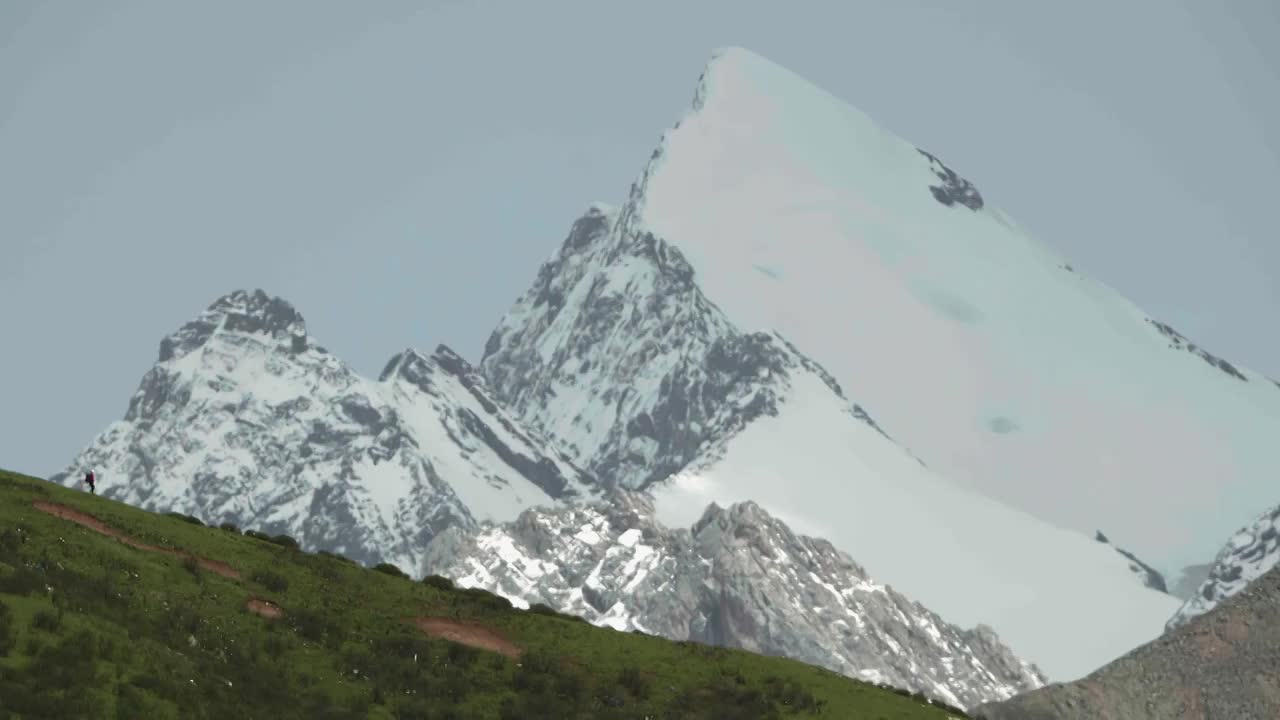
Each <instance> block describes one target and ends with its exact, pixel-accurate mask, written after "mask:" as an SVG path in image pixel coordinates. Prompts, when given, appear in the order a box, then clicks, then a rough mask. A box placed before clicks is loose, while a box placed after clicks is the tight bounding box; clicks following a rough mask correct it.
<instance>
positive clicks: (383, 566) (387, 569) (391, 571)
mask: <svg viewBox="0 0 1280 720" xmlns="http://www.w3.org/2000/svg"><path fill="white" fill-rule="evenodd" d="M373 569H374V570H377V571H378V572H380V573H383V574H384V575H391V576H392V577H399V578H407V577H409V576H408V575H405V574H404V571H403V570H401V569H400V568H398V567H396V566H395V565H393V564H391V563H388V562H383V563H378V564H377V565H374V566H373Z"/></svg>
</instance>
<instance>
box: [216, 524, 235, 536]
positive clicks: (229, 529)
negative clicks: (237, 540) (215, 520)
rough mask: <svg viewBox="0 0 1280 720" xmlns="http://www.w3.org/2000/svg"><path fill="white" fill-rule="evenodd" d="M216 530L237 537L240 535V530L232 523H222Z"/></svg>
mask: <svg viewBox="0 0 1280 720" xmlns="http://www.w3.org/2000/svg"><path fill="white" fill-rule="evenodd" d="M218 529H219V530H226V531H227V532H232V533H236V534H237V535H239V534H240V528H238V527H236V524H235V523H232V522H224V523H222V524H221V525H219V526H218Z"/></svg>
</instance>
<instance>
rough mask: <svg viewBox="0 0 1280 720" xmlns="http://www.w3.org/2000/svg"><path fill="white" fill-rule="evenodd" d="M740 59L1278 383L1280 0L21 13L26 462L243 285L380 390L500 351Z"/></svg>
mask: <svg viewBox="0 0 1280 720" xmlns="http://www.w3.org/2000/svg"><path fill="white" fill-rule="evenodd" d="M962 6H963V7H962ZM1210 6H1218V7H1227V8H1229V9H1227V10H1222V9H1211V8H1210ZM939 8H943V9H939ZM721 45H742V46H745V47H748V48H750V49H752V50H755V51H756V52H758V53H760V54H762V55H764V56H766V57H769V58H771V59H773V60H774V61H776V62H778V63H780V64H782V65H784V66H787V67H789V68H791V69H792V70H795V71H796V72H798V73H799V74H801V75H804V76H806V77H808V78H809V79H811V80H813V81H814V82H816V83H818V84H819V85H821V86H823V87H825V88H827V89H828V90H831V91H832V92H834V93H835V94H836V95H839V96H841V97H842V98H844V99H846V100H848V101H849V102H851V103H853V104H854V105H856V106H858V107H859V108H861V109H862V110H864V111H865V112H867V113H868V114H870V115H871V116H872V117H874V118H875V119H877V121H878V122H880V124H882V125H883V126H884V127H886V128H887V129H889V130H891V131H893V132H895V133H896V134H898V135H900V136H902V137H904V138H906V139H907V140H909V141H911V142H914V143H916V144H917V145H919V146H921V147H923V148H925V149H927V150H929V151H931V152H933V153H935V154H937V155H939V156H940V157H941V158H942V159H943V160H944V161H945V162H947V163H948V164H949V165H950V166H952V167H953V168H955V169H956V170H957V171H958V172H960V173H961V174H963V175H964V176H966V177H968V178H970V179H972V180H973V181H974V182H975V183H976V184H977V185H978V187H979V188H980V189H981V191H982V192H983V195H984V196H985V197H986V198H987V199H988V201H989V202H990V203H991V204H993V205H996V206H999V207H1001V208H1003V209H1005V210H1007V211H1008V212H1009V213H1010V214H1011V215H1012V216H1013V217H1014V218H1016V219H1017V220H1018V221H1019V223H1020V224H1022V225H1023V226H1024V227H1026V228H1028V229H1029V230H1030V231H1031V232H1032V233H1033V234H1035V235H1037V236H1039V237H1041V238H1043V239H1045V240H1046V241H1048V242H1049V243H1051V244H1053V245H1055V246H1056V247H1057V248H1059V249H1060V250H1061V251H1062V252H1063V253H1065V254H1066V255H1067V256H1068V257H1070V258H1072V260H1073V263H1074V264H1075V266H1076V267H1077V269H1080V270H1082V271H1085V272H1089V273H1091V274H1093V275H1095V276H1097V277H1099V278H1100V279H1102V280H1103V281H1105V282H1107V283H1109V284H1111V285H1113V286H1115V287H1116V288H1118V289H1120V290H1121V291H1122V292H1123V293H1124V294H1126V295H1128V296H1129V297H1130V298H1132V299H1134V300H1135V301H1137V302H1138V303H1139V304H1140V305H1142V306H1143V307H1144V308H1146V309H1147V310H1148V311H1150V312H1151V313H1152V314H1153V315H1155V316H1156V317H1158V318H1160V319H1162V320H1165V321H1167V322H1169V323H1170V324H1172V325H1173V326H1174V327H1176V328H1178V329H1179V330H1181V331H1182V332H1183V333H1184V334H1186V335H1188V336H1190V337H1191V338H1192V339H1194V340H1196V341H1198V342H1200V343H1201V344H1203V345H1204V346H1206V347H1208V348H1210V349H1211V350H1213V351H1214V352H1217V353H1219V354H1221V355H1223V356H1225V357H1227V358H1229V359H1230V360H1232V361H1233V362H1238V363H1240V364H1243V365H1245V366H1248V367H1252V368H1255V369H1257V370H1260V371H1264V372H1267V373H1268V374H1270V375H1272V376H1276V377H1280V333H1277V331H1276V325H1275V318H1276V317H1277V316H1278V315H1280V285H1278V283H1277V280H1278V278H1280V247H1278V245H1280V243H1278V242H1277V241H1278V239H1280V238H1278V237H1277V232H1276V221H1275V216H1274V210H1273V208H1274V207H1275V206H1276V204H1277V197H1278V196H1280V50H1277V48H1280V5H1277V4H1276V3H1275V2H1274V0H1238V1H1233V2H1224V3H1208V2H1199V1H1192V0H1181V1H1179V0H1126V1H1124V2H1115V1H1114V0H1089V1H1087V2H1076V3H1049V2H1029V1H1028V0H1008V1H998V2H994V1H993V2H984V1H978V2H972V3H963V4H962V3H955V2H944V1H943V0H936V1H935V2H913V1H908V0H893V1H892V2H889V1H888V0H885V1H883V2H855V1H852V0H843V1H835V2H802V1H797V2H787V3H782V2H768V3H763V2H749V1H744V0H724V1H720V0H717V1H714V2H712V1H710V0H706V1H699V2H694V1H692V0H681V1H678V2H677V1H668V0H651V1H648V2H632V1H629V2H614V1H602V0H596V1H594V2H586V1H583V2H562V1H557V0H547V1H545V2H536V3H534V2H523V1H520V2H516V1H515V0H512V1H511V2H462V1H460V0H453V1H449V2H429V1H426V0H423V1H419V2H391V1H387V0H383V1H378V2H359V3H357V2H321V1H320V0H300V1H297V2H284V1H282V0H274V1H272V2H260V1H259V0H252V1H249V0H237V1H221V2H216V3H214V2H180V1H178V0H151V1H126V0H113V1H112V2H109V3H107V2H102V3H99V2H90V1H89V0H84V1H82V2H71V1H57V0H0V408H3V412H0V466H3V467H9V468H13V469H17V470H22V471H26V472H31V473H35V474H47V473H51V472H53V471H55V470H58V469H60V468H61V467H62V466H63V464H64V463H65V462H67V461H68V460H69V459H70V458H71V456H72V455H73V454H74V453H75V452H76V451H77V450H78V449H79V448H80V447H81V446H83V445H84V444H85V443H87V442H88V441H89V440H90V439H91V438H92V436H93V435H94V434H95V433H97V432H98V431H100V430H101V429H102V428H103V427H105V426H106V424H107V423H109V422H111V421H112V420H115V419H118V418H119V417H121V416H122V415H123V413H124V410H125V407H126V405H127V402H128V399H129V397H130V395H131V394H132V393H133V391H134V390H135V389H136V387H137V383H138V381H139V379H140V378H141V376H142V374H143V373H144V372H145V371H146V370H147V369H148V368H149V367H150V365H151V364H152V362H153V361H154V360H155V357H156V350H157V344H158V343H159V341H160V339H161V337H163V336H164V335H165V334H167V333H169V332H171V331H172V330H174V329H175V328H176V327H178V326H179V325H181V324H182V323H183V322H185V321H186V320H188V319H189V318H191V317H193V316H194V315H196V314H197V313H198V312H199V311H200V310H201V309H202V308H204V307H205V306H206V305H208V303H209V302H211V301H212V300H213V299H215V298H216V297H218V296H219V295H222V294H224V293H226V292H228V291H230V290H233V289H236V288H242V287H243V288H252V287H262V288H264V289H266V290H267V291H269V292H271V293H274V294H279V295H282V296H284V297H286V298H287V299H289V300H291V301H292V302H294V304H296V305H297V306H298V307H299V309H300V310H301V311H302V313H303V314H304V315H305V316H306V318H307V320H308V324H309V326H310V328H311V331H312V334H313V335H315V336H316V337H317V339H318V340H319V341H320V342H321V343H323V344H325V345H326V346H328V347H329V348H330V349H331V350H333V351H334V352H336V353H337V354H339V355H340V356H341V357H343V358H344V359H346V360H348V361H349V362H351V363H353V364H354V365H355V366H356V367H357V368H358V369H359V370H361V371H362V372H364V373H367V374H375V373H377V372H378V370H379V369H380V368H381V366H382V365H383V363H384V362H385V361H386V359H387V358H388V357H389V356H390V355H391V354H393V353H394V352H396V351H398V350H400V349H402V348H404V347H406V346H417V347H421V348H424V349H430V348H432V347H434V346H435V345H436V344H437V343H440V342H444V343H447V344H449V345H451V346H453V347H454V348H455V349H456V350H457V351H459V352H460V353H462V354H463V355H464V356H466V357H468V358H470V359H473V360H474V359H477V358H478V356H479V354H480V351H481V349H482V347H483V344H484V340H485V338H486V337H487V335H488V333H489V331H490V330H491V328H492V327H493V326H494V325H495V324H496V322H497V320H498V319H499V317H500V316H501V315H502V313H503V312H504V311H505V310H506V309H507V307H508V306H509V305H510V303H511V302H512V300H514V299H515V297H516V296H518V295H519V294H520V293H521V292H523V290H524V289H525V287H526V286H527V285H528V284H529V283H530V282H531V281H532V279H533V277H534V275H535V273H536V271H537V268H538V264H539V263H540V262H541V261H542V260H543V259H544V258H546V257H547V256H548V255H550V254H551V253H552V252H553V251H554V250H555V248H556V247H557V246H558V244H559V242H560V241H561V239H562V238H563V236H564V234H565V232H566V230H567V229H568V227H569V224H570V223H571V222H572V221H573V219H574V218H575V217H577V215H578V214H579V213H580V212H581V211H582V210H584V209H585V208H586V207H587V206H588V204H589V203H591V202H592V201H595V200H603V201H606V202H611V203H619V202H621V200H622V199H623V198H625V196H626V192H627V188H628V186H629V184H630V182H631V180H632V179H633V178H634V177H635V176H636V174H637V173H638V172H639V171H640V169H641V167H642V166H643V163H644V161H645V160H646V159H647V157H648V155H649V152H650V151H651V150H652V148H653V146H654V145H655V143H656V142H657V140H658V138H659V136H660V135H661V133H662V132H663V130H664V129H666V128H667V126H669V125H670V124H671V123H672V122H674V121H675V119H676V118H677V117H678V116H679V115H680V114H681V113H682V112H683V111H684V109H685V107H686V106H687V104H688V102H689V100H690V99H691V97H692V93H693V89H694V86H695V81H696V78H697V75H698V73H699V71H700V70H701V67H702V65H703V63H704V62H705V60H706V59H707V56H708V55H709V53H710V51H711V50H712V49H713V48H715V47H718V46H721Z"/></svg>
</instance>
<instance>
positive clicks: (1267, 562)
mask: <svg viewBox="0 0 1280 720" xmlns="http://www.w3.org/2000/svg"><path fill="white" fill-rule="evenodd" d="M1276 565H1280V505H1277V506H1276V507H1274V508H1272V509H1270V510H1268V511H1266V512H1264V513H1262V514H1261V515H1259V516H1258V518H1257V519H1256V520H1254V521H1253V523H1251V524H1249V525H1247V526H1245V527H1242V528H1240V530H1239V531H1237V532H1236V533H1235V534H1234V535H1232V536H1231V538H1230V539H1229V540H1227V544H1226V545H1225V546H1223V548H1222V550H1221V551H1219V553H1218V556H1217V557H1216V558H1215V559H1214V561H1213V564H1212V566H1211V567H1210V568H1209V574H1208V576H1207V577H1206V578H1205V580H1204V581H1203V582H1202V583H1200V586H1199V587H1198V588H1197V589H1196V591H1195V593H1194V594H1193V595H1192V596H1191V597H1190V598H1188V599H1187V601H1186V603H1184V604H1183V606H1182V607H1180V608H1178V612H1177V613H1175V614H1174V616H1173V617H1171V618H1170V619H1169V623H1168V625H1166V627H1167V628H1168V629H1170V630H1172V629H1173V628H1176V627H1178V626H1179V625H1183V624H1185V623H1186V622H1187V621H1189V620H1191V619H1192V618H1194V617H1196V616H1197V615H1202V614H1204V613H1206V612H1209V611H1210V610H1212V609H1213V608H1215V607H1217V606H1218V605H1219V604H1221V603H1222V602H1223V601H1224V600H1226V599H1227V598H1229V597H1231V596H1233V595H1235V594H1237V593H1239V592H1240V591H1242V590H1244V589H1245V588H1246V587H1248V586H1249V584H1250V583H1252V582H1255V581H1256V580H1257V579H1258V578H1259V577H1261V576H1262V575H1263V574H1265V573H1267V572H1268V571H1270V570H1271V569H1272V568H1274V567H1276Z"/></svg>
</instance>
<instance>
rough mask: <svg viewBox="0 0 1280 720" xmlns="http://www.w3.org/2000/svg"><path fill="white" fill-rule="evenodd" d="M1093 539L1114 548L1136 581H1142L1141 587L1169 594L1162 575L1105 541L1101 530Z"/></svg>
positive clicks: (1129, 553) (1135, 557) (1122, 549)
mask: <svg viewBox="0 0 1280 720" xmlns="http://www.w3.org/2000/svg"><path fill="white" fill-rule="evenodd" d="M1093 539H1094V540H1097V541H1098V542H1100V543H1102V544H1104V545H1110V546H1111V547H1113V548H1115V551H1116V552H1118V553H1120V554H1121V555H1122V556H1124V558H1125V559H1126V560H1128V561H1129V569H1130V570H1132V571H1133V574H1134V575H1137V576H1138V579H1140V580H1141V581H1142V584H1143V585H1146V586H1147V587H1149V588H1151V589H1152V590H1159V591H1160V592H1162V593H1167V592H1169V586H1168V584H1167V583H1166V582H1165V579H1164V575H1163V574H1161V573H1160V571H1159V570H1156V569H1155V568H1153V567H1151V566H1150V565H1148V564H1146V563H1144V562H1142V561H1141V560H1139V559H1138V557H1137V556H1136V555H1134V554H1133V553H1131V552H1129V551H1128V550H1125V549H1124V548H1118V547H1115V546H1114V545H1111V541H1110V540H1108V539H1107V536H1106V535H1103V534H1102V531H1101V530H1099V531H1098V532H1097V534H1095V535H1094V536H1093Z"/></svg>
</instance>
